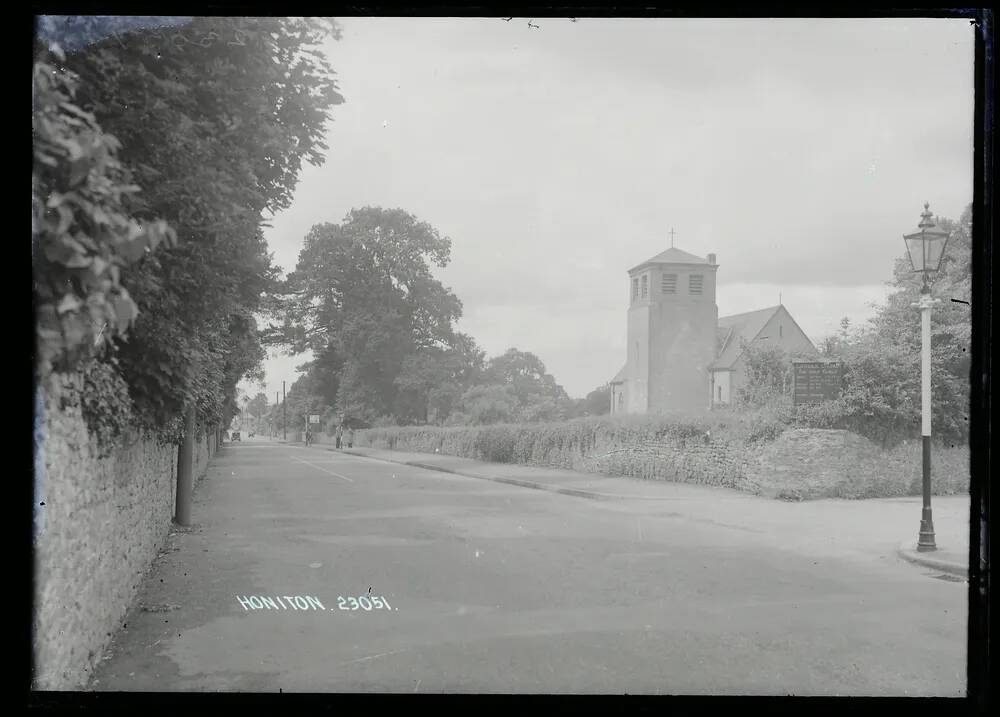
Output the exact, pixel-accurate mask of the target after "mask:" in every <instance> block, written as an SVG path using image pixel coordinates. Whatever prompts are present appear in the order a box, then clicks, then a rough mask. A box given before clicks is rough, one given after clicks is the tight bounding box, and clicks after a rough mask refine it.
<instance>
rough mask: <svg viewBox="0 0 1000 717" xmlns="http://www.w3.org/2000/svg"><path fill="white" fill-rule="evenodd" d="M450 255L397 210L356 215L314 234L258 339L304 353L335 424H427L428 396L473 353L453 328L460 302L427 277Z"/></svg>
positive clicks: (430, 231) (443, 243)
mask: <svg viewBox="0 0 1000 717" xmlns="http://www.w3.org/2000/svg"><path fill="white" fill-rule="evenodd" d="M450 247H451V242H450V240H449V239H448V238H447V237H441V236H440V235H439V234H438V232H437V230H435V229H434V228H433V227H432V226H430V225H429V224H427V223H425V222H421V221H419V220H417V218H416V217H414V216H413V215H411V214H408V213H407V212H404V211H402V210H400V209H392V210H386V209H382V208H378V207H365V208H362V209H355V210H352V211H351V212H350V213H349V214H348V215H347V216H346V217H345V218H344V220H343V222H342V223H341V224H330V223H326V224H319V225H316V226H314V227H313V228H312V230H311V231H310V232H309V234H308V235H307V236H306V238H305V245H304V247H303V249H302V251H301V252H300V254H299V261H298V264H297V267H296V270H295V271H294V272H291V273H290V274H289V276H288V278H287V280H286V282H285V283H284V285H283V287H282V294H283V296H282V299H281V300H280V301H277V302H275V304H274V305H273V306H272V307H271V313H272V316H273V317H274V319H275V321H274V322H273V323H272V324H271V325H270V326H269V329H268V333H267V340H268V341H269V342H272V343H282V344H285V345H287V346H289V347H290V349H291V350H292V351H293V352H302V351H305V350H307V349H311V350H312V351H313V352H314V355H316V357H317V358H316V360H315V361H314V362H313V364H312V365H311V366H310V367H309V368H308V370H309V371H310V372H311V373H312V374H313V376H314V378H319V379H321V380H320V382H319V383H320V385H319V386H318V391H319V392H320V394H322V395H323V397H324V398H325V399H326V400H330V398H333V401H334V403H335V404H336V407H337V410H338V411H339V412H340V413H341V414H342V415H343V416H344V417H352V418H353V419H356V420H357V421H361V422H363V423H370V422H371V421H373V420H374V419H375V418H376V417H378V416H383V415H389V414H392V413H394V412H399V413H402V414H405V415H406V416H407V417H408V418H417V417H421V416H422V417H423V418H425V419H426V416H427V414H428V411H429V408H428V406H429V404H428V402H429V401H430V400H431V397H430V393H431V388H432V387H433V386H435V385H437V382H438V381H439V380H442V381H443V380H445V379H447V378H448V377H449V376H452V377H455V378H458V377H461V376H462V375H463V372H465V371H467V370H468V369H467V368H466V367H465V366H462V365H460V363H461V361H460V357H461V356H464V355H467V354H469V352H470V351H472V352H473V353H474V351H475V349H474V348H472V347H471V346H470V339H468V337H462V336H461V335H459V334H457V333H456V332H455V331H454V328H453V323H454V321H455V320H457V319H458V317H459V316H460V315H461V308H462V305H461V302H459V300H458V298H457V297H456V296H455V295H454V294H453V293H452V292H451V291H450V290H448V289H447V288H445V287H444V286H443V285H442V284H441V283H440V282H439V281H438V280H437V279H435V278H434V276H433V274H432V269H431V267H432V266H438V267H443V266H445V265H447V263H448V261H449V258H450ZM428 372H432V373H428ZM438 393H439V394H442V392H441V391H439V392H438ZM444 393H447V392H446V391H444ZM442 395H443V394H442ZM442 395H437V394H436V395H435V397H434V400H435V401H437V402H438V404H442V403H446V400H445V399H444V398H442Z"/></svg>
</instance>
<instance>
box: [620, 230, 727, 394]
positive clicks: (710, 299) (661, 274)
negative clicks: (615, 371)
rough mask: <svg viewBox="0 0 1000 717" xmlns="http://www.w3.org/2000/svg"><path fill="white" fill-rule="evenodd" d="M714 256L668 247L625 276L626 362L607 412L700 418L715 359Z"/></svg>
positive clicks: (716, 307)
mask: <svg viewBox="0 0 1000 717" xmlns="http://www.w3.org/2000/svg"><path fill="white" fill-rule="evenodd" d="M717 270H718V264H716V263H715V254H709V255H708V258H707V259H703V258H702V257H699V256H695V255H693V254H689V253H687V252H685V251H681V250H680V249H675V248H673V247H671V248H670V249H667V250H666V251H664V252H662V253H660V254H657V255H656V256H654V257H652V258H651V259H647V260H646V261H644V262H642V263H641V264H639V265H638V266H636V267H634V268H632V269H630V270H629V272H628V275H629V309H628V360H627V363H626V365H625V368H624V369H623V370H622V371H621V372H620V373H619V375H618V376H617V377H616V378H615V381H614V382H613V384H612V412H613V413H648V412H659V411H671V410H680V411H686V412H692V413H700V412H704V411H707V410H708V409H709V407H710V405H711V395H710V393H709V391H710V375H709V367H710V366H711V365H712V362H713V361H714V360H715V358H716V327H717V325H718V319H719V309H718V306H717V305H716V303H715V277H716V271H717Z"/></svg>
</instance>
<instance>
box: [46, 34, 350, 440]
mask: <svg viewBox="0 0 1000 717" xmlns="http://www.w3.org/2000/svg"><path fill="white" fill-rule="evenodd" d="M337 36H338V31H337V29H336V27H335V25H333V24H332V23H330V22H328V21H323V20H316V19H301V18H217V17H215V18H213V17H204V18H195V19H193V20H191V21H190V22H189V23H187V24H184V25H179V26H175V27H167V28H156V29H152V30H132V31H128V32H124V33H120V34H117V35H116V36H115V37H114V38H110V39H106V40H102V41H100V42H98V43H96V44H93V45H90V46H88V47H86V48H82V49H79V50H77V51H75V52H71V53H69V54H68V55H67V57H66V63H65V65H66V67H67V68H68V70H70V71H72V72H74V73H75V74H76V75H78V76H79V77H80V85H79V92H78V99H79V102H80V104H81V106H82V107H83V108H84V110H85V111H87V112H90V113H92V114H93V115H94V117H95V118H96V121H97V122H98V123H99V124H100V126H101V127H103V128H104V129H105V130H106V131H108V132H111V133H113V134H114V136H115V137H116V138H117V139H118V141H119V142H120V143H121V149H120V151H119V157H120V159H121V161H122V162H123V164H124V165H126V166H127V167H128V168H129V169H130V170H131V171H132V172H133V174H134V177H135V180H136V181H137V183H138V184H139V185H141V186H143V187H144V188H145V189H146V191H145V192H143V193H142V194H141V195H138V196H137V197H136V198H135V199H134V200H133V201H132V202H131V204H130V207H129V208H130V211H131V214H132V216H134V217H135V218H136V220H137V221H138V222H139V223H146V222H147V221H148V219H150V218H156V217H162V218H164V219H166V220H167V221H168V222H169V223H170V225H171V226H172V227H174V228H175V229H176V231H177V235H178V239H179V241H178V245H177V247H176V248H172V249H170V250H169V251H160V252H156V253H151V254H148V255H146V256H145V257H144V258H143V259H142V260H141V261H140V262H139V263H138V264H137V266H136V267H135V269H134V270H132V271H131V272H130V273H128V274H127V275H125V276H123V277H122V283H123V285H124V287H125V288H126V289H127V291H128V292H129V294H130V295H131V296H132V297H134V298H135V301H136V303H137V305H138V307H139V311H140V314H139V315H140V317H141V318H140V320H138V321H137V322H136V324H135V326H134V328H133V331H132V332H131V334H130V335H129V337H128V340H127V341H123V342H120V343H119V344H118V348H119V359H120V365H121V368H122V373H123V375H124V376H125V378H126V379H127V381H128V384H129V387H130V391H131V393H132V396H133V399H134V400H135V401H136V404H137V406H138V407H139V409H140V415H141V417H142V418H143V419H144V421H145V422H147V423H152V424H154V425H160V426H162V425H166V424H170V423H171V422H176V419H177V417H178V416H179V415H180V412H181V410H182V408H183V406H184V405H186V404H188V403H189V402H191V401H194V402H195V403H196V405H197V406H198V408H199V415H200V418H201V419H202V420H205V421H214V420H219V419H221V420H226V419H227V418H228V416H229V415H233V412H234V410H235V408H236V407H235V401H234V395H235V384H236V382H237V381H238V380H239V379H240V378H242V377H243V376H246V375H251V374H252V373H253V372H254V371H255V370H256V369H259V365H260V360H261V359H262V358H263V351H262V350H261V347H260V343H259V340H258V333H257V328H256V325H255V322H254V320H253V318H252V317H253V313H254V312H255V311H256V310H257V309H258V308H259V306H260V302H261V297H262V296H263V294H264V293H265V292H266V291H267V290H268V289H269V288H270V287H271V285H272V282H273V281H274V280H275V278H276V274H275V271H274V269H273V268H272V267H271V259H270V256H269V254H268V253H267V247H266V243H265V241H264V239H263V234H262V231H261V225H262V222H263V218H264V216H265V214H273V213H274V212H276V211H279V210H281V209H283V208H286V207H287V206H288V205H289V203H290V201H291V197H292V191H293V189H294V187H295V183H296V180H297V177H298V173H299V171H300V169H301V167H302V163H303V162H309V163H312V164H320V163H321V162H322V161H323V150H325V149H326V145H325V144H324V142H323V135H324V132H325V125H326V122H327V120H328V119H329V117H330V109H331V108H332V107H333V106H334V105H336V104H338V103H340V102H342V98H341V96H340V95H339V94H338V92H337V90H336V84H335V82H334V80H333V73H332V70H331V69H330V67H329V65H328V63H327V61H326V60H325V58H324V56H323V55H322V53H321V51H320V45H321V43H322V42H324V41H325V40H326V39H328V38H330V37H337Z"/></svg>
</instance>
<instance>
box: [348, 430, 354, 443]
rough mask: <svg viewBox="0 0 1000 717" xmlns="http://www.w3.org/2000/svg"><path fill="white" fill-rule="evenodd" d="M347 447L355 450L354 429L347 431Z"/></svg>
mask: <svg viewBox="0 0 1000 717" xmlns="http://www.w3.org/2000/svg"><path fill="white" fill-rule="evenodd" d="M347 447H348V448H354V429H353V428H348V429H347Z"/></svg>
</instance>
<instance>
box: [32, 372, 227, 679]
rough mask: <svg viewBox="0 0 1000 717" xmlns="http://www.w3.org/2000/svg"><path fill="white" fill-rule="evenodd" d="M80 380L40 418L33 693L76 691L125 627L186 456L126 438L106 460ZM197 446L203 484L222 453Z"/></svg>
mask: <svg viewBox="0 0 1000 717" xmlns="http://www.w3.org/2000/svg"><path fill="white" fill-rule="evenodd" d="M75 385H76V384H75V379H74V378H73V377H65V376H63V377H57V378H56V379H54V381H53V382H52V383H51V384H50V390H47V391H43V390H42V389H41V388H40V389H39V391H38V394H37V398H36V416H35V501H34V610H33V624H32V647H33V662H34V664H33V673H32V687H33V689H39V690H74V689H82V688H84V687H85V686H86V684H87V682H88V680H89V679H90V675H91V673H92V671H93V668H94V667H95V666H96V664H97V662H98V661H99V660H100V658H101V655H102V653H103V652H104V650H105V649H106V647H107V645H108V644H109V643H110V641H111V638H112V636H113V635H114V634H115V632H116V631H117V630H118V629H119V628H120V627H121V623H122V619H123V618H124V616H125V613H126V611H127V610H128V608H129V606H130V605H131V604H132V602H133V600H134V599H135V596H136V594H137V593H138V589H139V586H140V584H141V581H142V579H143V576H144V575H145V574H146V572H147V571H148V569H149V567H150V565H151V564H152V562H153V560H154V559H155V557H156V555H157V553H158V551H159V549H160V548H161V547H162V545H163V541H164V540H165V538H166V536H167V534H168V532H169V530H170V526H171V523H172V520H173V516H174V502H175V498H176V492H177V446H176V445H174V444H166V445H164V444H161V443H160V442H158V441H157V440H156V438H155V436H152V435H148V434H138V433H136V434H133V435H129V436H124V437H123V439H122V441H121V443H120V446H119V447H117V448H116V449H115V450H114V451H113V452H112V453H111V455H109V456H106V457H100V456H99V454H98V450H97V446H96V444H95V442H94V441H93V439H92V438H91V437H90V435H89V434H88V432H87V427H86V424H85V422H84V419H83V416H82V413H81V410H80V407H79V403H78V402H76V405H74V403H73V401H72V400H70V401H69V402H68V404H69V405H65V403H64V401H63V400H62V399H61V398H60V396H67V395H70V396H71V395H72V394H73V392H74V390H75ZM215 441H216V438H215V436H214V435H210V436H207V437H203V438H202V440H201V441H200V442H196V444H195V457H196V460H195V475H196V476H200V475H201V474H202V473H203V472H204V471H205V469H206V467H207V465H208V461H209V459H210V458H211V455H212V454H213V453H214V452H215V450H216V446H215Z"/></svg>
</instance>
